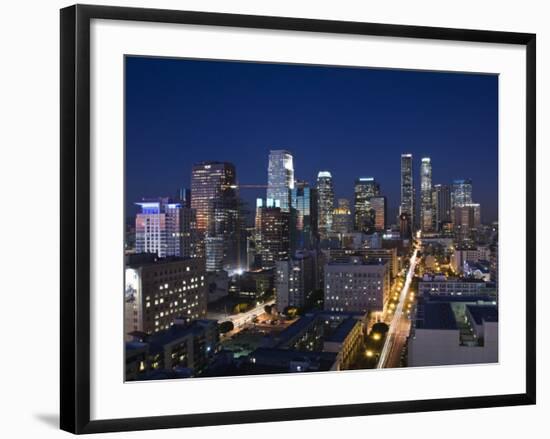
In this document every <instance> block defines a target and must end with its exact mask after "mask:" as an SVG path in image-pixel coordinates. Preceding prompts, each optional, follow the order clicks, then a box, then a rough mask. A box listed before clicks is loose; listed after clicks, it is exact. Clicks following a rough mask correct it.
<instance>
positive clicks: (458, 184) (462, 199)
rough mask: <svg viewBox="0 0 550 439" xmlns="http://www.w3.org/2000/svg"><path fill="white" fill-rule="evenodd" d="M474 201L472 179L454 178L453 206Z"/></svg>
mask: <svg viewBox="0 0 550 439" xmlns="http://www.w3.org/2000/svg"><path fill="white" fill-rule="evenodd" d="M472 203H473V201H472V180H469V179H462V180H454V181H453V185H452V190H451V208H454V207H455V206H464V205H465V204H472Z"/></svg>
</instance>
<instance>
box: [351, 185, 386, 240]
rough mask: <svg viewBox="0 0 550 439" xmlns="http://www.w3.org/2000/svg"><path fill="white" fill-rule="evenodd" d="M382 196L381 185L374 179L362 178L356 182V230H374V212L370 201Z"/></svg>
mask: <svg viewBox="0 0 550 439" xmlns="http://www.w3.org/2000/svg"><path fill="white" fill-rule="evenodd" d="M378 195H380V185H379V184H378V183H377V182H376V180H375V179H374V178H373V177H360V178H358V179H357V180H355V187H354V208H355V218H354V226H355V230H357V231H360V232H366V231H368V230H372V229H373V228H374V221H375V219H374V215H375V213H374V211H373V210H372V208H371V203H370V199H371V198H372V197H376V196H378Z"/></svg>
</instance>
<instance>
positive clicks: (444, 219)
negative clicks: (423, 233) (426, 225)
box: [432, 184, 451, 232]
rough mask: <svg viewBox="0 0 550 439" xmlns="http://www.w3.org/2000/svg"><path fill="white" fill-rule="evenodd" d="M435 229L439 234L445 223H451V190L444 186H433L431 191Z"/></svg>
mask: <svg viewBox="0 0 550 439" xmlns="http://www.w3.org/2000/svg"><path fill="white" fill-rule="evenodd" d="M432 204H433V206H434V211H435V215H434V222H435V229H436V230H437V231H438V232H440V231H441V230H442V229H443V225H444V224H445V223H450V222H451V189H450V188H449V186H448V185H446V184H434V185H433V189H432Z"/></svg>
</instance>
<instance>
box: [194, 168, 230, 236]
mask: <svg viewBox="0 0 550 439" xmlns="http://www.w3.org/2000/svg"><path fill="white" fill-rule="evenodd" d="M236 178H237V177H236V171H235V166H234V165H233V164H232V163H227V162H202V163H198V164H195V165H193V168H192V171H191V207H192V208H193V209H195V210H196V214H197V230H198V231H199V232H201V233H206V232H207V231H208V229H209V227H211V226H212V224H213V212H212V203H211V200H217V199H221V198H223V199H231V198H236V192H235V186H236Z"/></svg>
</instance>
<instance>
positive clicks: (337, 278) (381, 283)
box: [324, 257, 390, 313]
mask: <svg viewBox="0 0 550 439" xmlns="http://www.w3.org/2000/svg"><path fill="white" fill-rule="evenodd" d="M324 273H325V310H327V311H340V312H361V313H366V312H368V311H382V310H383V308H384V304H385V302H386V300H387V298H388V294H389V291H390V270H389V264H388V263H386V262H383V261H382V262H380V261H369V260H365V259H364V258H359V257H351V258H350V260H349V262H345V263H342V262H329V263H328V264H326V265H325V269H324Z"/></svg>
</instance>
